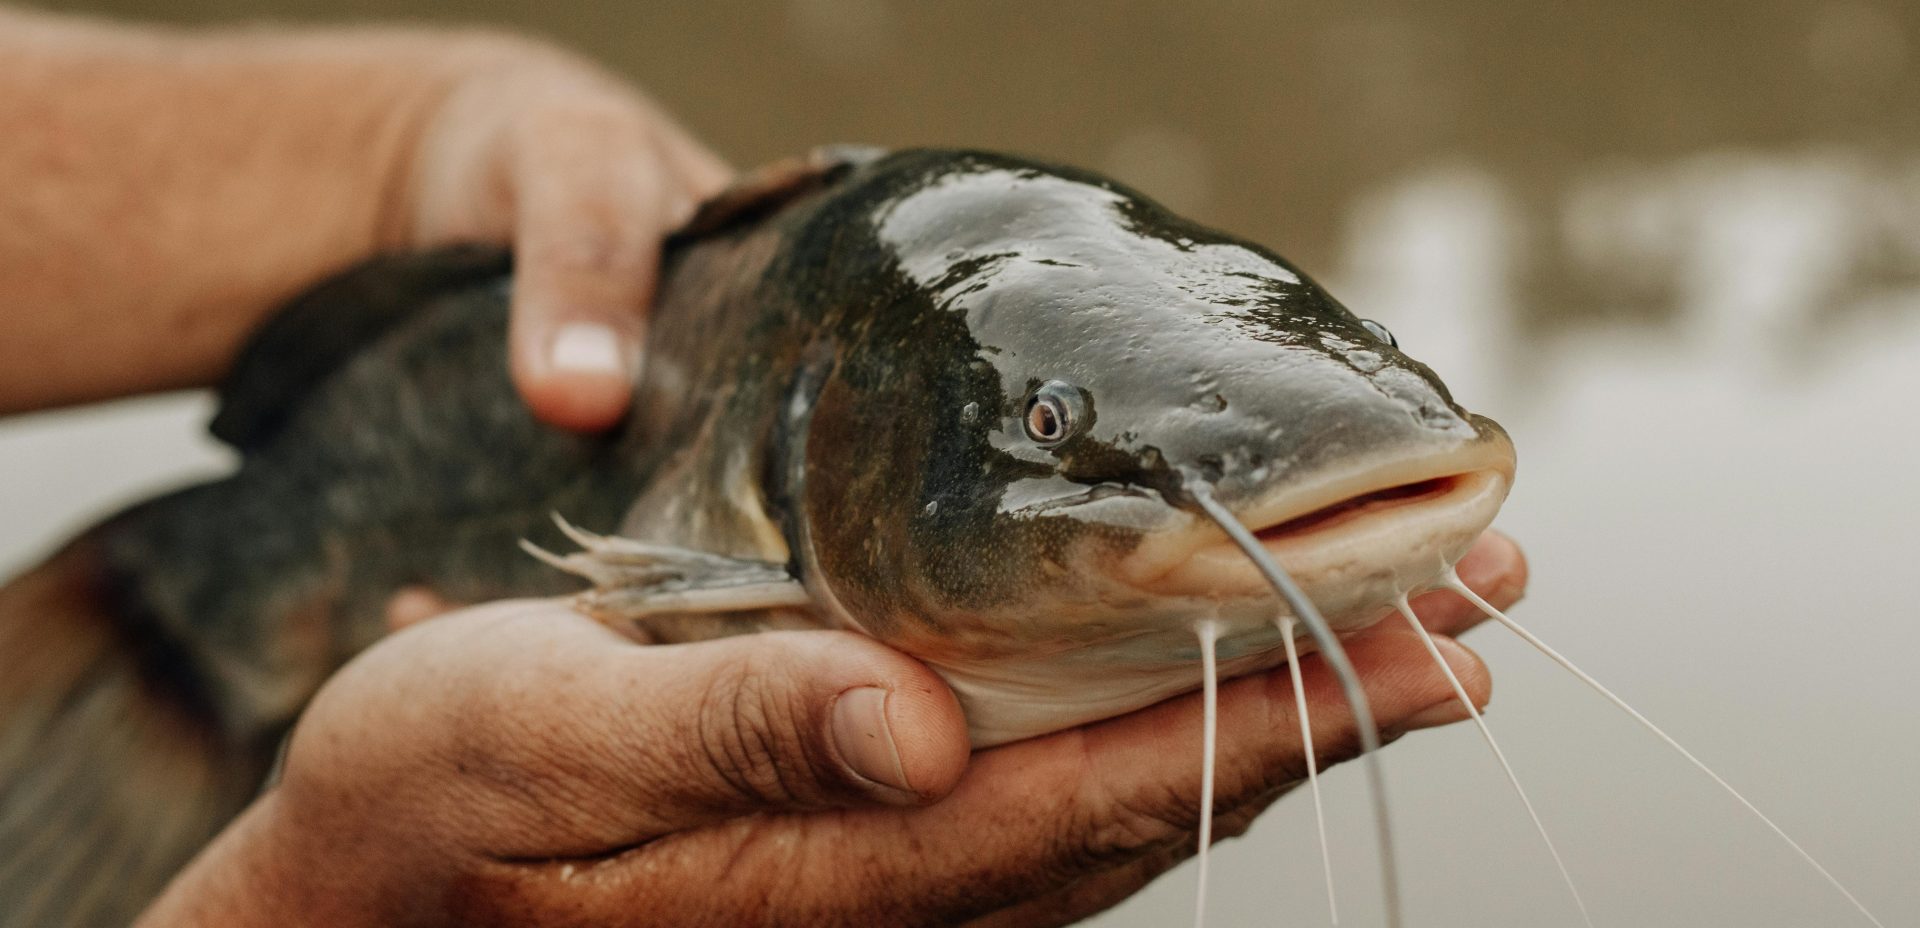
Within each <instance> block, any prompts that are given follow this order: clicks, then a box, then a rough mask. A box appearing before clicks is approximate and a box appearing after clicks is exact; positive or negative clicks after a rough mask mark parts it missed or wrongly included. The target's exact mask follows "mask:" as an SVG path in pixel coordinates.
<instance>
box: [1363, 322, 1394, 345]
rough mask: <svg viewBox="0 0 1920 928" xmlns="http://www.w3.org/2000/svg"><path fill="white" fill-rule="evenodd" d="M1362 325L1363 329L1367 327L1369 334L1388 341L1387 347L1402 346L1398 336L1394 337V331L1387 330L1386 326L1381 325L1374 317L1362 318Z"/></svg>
mask: <svg viewBox="0 0 1920 928" xmlns="http://www.w3.org/2000/svg"><path fill="white" fill-rule="evenodd" d="M1360 327H1361V328H1363V329H1366V330H1367V334H1369V335H1372V336H1373V337H1374V338H1377V339H1379V340H1381V341H1383V342H1386V343H1387V347H1389V348H1398V347H1400V340H1399V339H1397V338H1394V337H1393V333H1392V332H1390V331H1387V327H1386V326H1384V325H1381V324H1380V323H1378V322H1375V321H1373V320H1372V319H1362V320H1360Z"/></svg>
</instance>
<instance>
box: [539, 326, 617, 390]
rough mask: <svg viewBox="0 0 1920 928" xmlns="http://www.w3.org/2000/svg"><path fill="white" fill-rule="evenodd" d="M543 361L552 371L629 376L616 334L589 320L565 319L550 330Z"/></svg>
mask: <svg viewBox="0 0 1920 928" xmlns="http://www.w3.org/2000/svg"><path fill="white" fill-rule="evenodd" d="M547 364H548V365H549V366H551V367H552V369H554V370H556V371H568V372H571V373H578V374H612V375H614V376H616V377H627V376H629V373H628V372H629V369H630V365H629V364H628V363H627V350H626V346H625V345H624V344H623V343H622V342H621V339H620V334H619V333H618V332H615V331H614V330H613V329H611V328H609V327H607V326H604V325H600V324H598V323H593V322H569V323H567V324H566V325H563V326H561V327H560V328H559V329H557V330H555V331H554V333H553V341H552V342H550V343H549V344H548V346H547Z"/></svg>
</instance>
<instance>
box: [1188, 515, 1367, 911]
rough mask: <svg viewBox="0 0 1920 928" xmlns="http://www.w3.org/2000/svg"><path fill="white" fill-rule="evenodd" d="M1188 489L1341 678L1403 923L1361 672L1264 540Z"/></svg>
mask: <svg viewBox="0 0 1920 928" xmlns="http://www.w3.org/2000/svg"><path fill="white" fill-rule="evenodd" d="M1186 490H1187V492H1188V494H1189V495H1191V496H1192V497H1193V499H1194V502H1196V503H1197V504H1198V505H1199V506H1200V508H1201V510H1202V511H1203V512H1205V513H1206V514H1207V517H1208V518H1211V519H1212V520H1213V521H1214V522H1215V523H1216V524H1218V525H1219V526H1220V530H1221V531H1223V532H1226V533H1227V537H1228V538H1231V539H1233V542H1234V544H1237V545H1239V546H1240V550H1241V551H1244V552H1245V553H1246V555H1247V559H1248V560H1250V561H1252V562H1253V565H1254V567H1255V568H1257V569H1258V570H1259V571H1260V575H1261V576H1263V577H1265V578H1266V580H1267V582H1268V583H1270V584H1272V585H1273V589H1274V591H1275V592H1277V593H1279V594H1280V598H1281V599H1284V600H1286V603H1287V608H1288V609H1290V610H1292V612H1293V614H1294V616H1295V617H1296V618H1298V619H1299V620H1300V621H1301V622H1302V623H1304V624H1305V625H1306V626H1307V632H1308V633H1309V634H1311V635H1313V642H1314V644H1315V645H1317V646H1318V647H1319V648H1320V659H1321V660H1324V661H1326V662H1327V667H1328V668H1329V669H1331V670H1332V671H1333V675H1334V678H1335V679H1337V680H1339V681H1340V691H1341V693H1342V694H1344V695H1345V696H1346V699H1347V708H1348V709H1349V710H1350V711H1352V713H1353V724H1354V728H1355V729H1356V733H1357V734H1358V735H1359V737H1360V751H1361V755H1360V762H1361V765H1362V766H1363V767H1364V769H1365V770H1366V772H1367V785H1368V786H1369V788H1370V790H1371V792H1372V793H1373V816H1374V828H1375V830H1376V831H1375V833H1376V835H1377V837H1378V839H1379V843H1380V850H1379V853H1380V883H1381V886H1380V896H1381V901H1382V902H1383V903H1384V904H1385V906H1386V910H1387V912H1386V914H1387V928H1401V925H1402V924H1403V922H1404V919H1403V917H1402V915H1401V911H1400V910H1401V906H1400V868H1399V864H1398V862H1397V860H1396V859H1395V855H1394V851H1393V824H1392V819H1391V818H1390V817H1389V816H1388V815H1387V776H1386V773H1385V771H1383V770H1382V769H1381V766H1380V729H1379V727H1378V726H1376V725H1375V723H1374V721H1373V708H1372V706H1370V705H1369V704H1368V703H1367V692H1366V690H1364V689H1362V688H1361V687H1360V674H1359V672H1358V671H1356V670H1354V669H1353V661H1351V660H1349V659H1348V658H1347V649H1346V648H1344V647H1342V646H1341V644H1340V639H1339V638H1338V637H1336V636H1335V635H1334V633H1333V628H1332V626H1329V625H1328V624H1327V620H1326V617H1324V616H1322V615H1321V614H1320V610H1318V609H1316V608H1314V606H1313V602H1312V601H1311V600H1309V599H1307V594H1305V593H1303V592H1301V590H1300V587H1299V585H1298V584H1296V583H1294V582H1293V578H1292V577H1290V576H1288V575H1287V572H1286V571H1285V570H1283V569H1282V568H1281V567H1280V565H1279V564H1278V563H1275V562H1274V559H1273V558H1272V557H1271V556H1269V555H1268V554H1267V550H1266V549H1265V548H1263V547H1261V546H1260V540H1259V539H1257V538H1255V537H1253V533H1252V532H1249V531H1247V527H1246V526H1244V525H1241V524H1240V521H1239V520H1238V519H1235V518H1234V517H1233V514H1232V513H1230V512H1228V511H1227V509H1226V507H1224V506H1222V505H1220V503H1219V501H1218V500H1215V499H1214V498H1213V490H1212V488H1211V486H1209V485H1208V484H1206V483H1204V482H1201V481H1197V480H1196V481H1189V482H1188V483H1187V486H1186Z"/></svg>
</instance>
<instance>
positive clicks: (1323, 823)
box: [1279, 615, 1340, 925]
mask: <svg viewBox="0 0 1920 928" xmlns="http://www.w3.org/2000/svg"><path fill="white" fill-rule="evenodd" d="M1293 622H1294V619H1293V616H1290V615H1283V616H1281V617H1280V621H1279V625H1280V640H1281V642H1282V643H1284V644H1285V645H1286V647H1287V674H1288V675H1289V676H1291V677H1292V678H1293V705H1294V708H1295V714H1297V715H1299V716H1300V747H1301V749H1302V750H1304V751H1306V755H1307V791H1308V792H1311V793H1312V794H1313V823H1314V825H1316V826H1318V828H1319V830H1320V869H1321V872H1323V873H1325V874H1326V877H1327V921H1328V922H1329V923H1330V924H1334V925H1338V924H1340V905H1339V903H1337V902H1335V901H1334V896H1333V848H1332V847H1331V846H1329V845H1328V844H1327V812H1326V809H1325V808H1324V807H1322V805H1321V804H1320V763H1319V761H1318V760H1316V759H1315V758H1314V754H1313V726H1312V725H1311V724H1309V723H1308V721H1307V688H1306V685H1305V684H1303V683H1302V682H1301V681H1300V648H1299V646H1297V645H1295V644H1294V643H1293Z"/></svg>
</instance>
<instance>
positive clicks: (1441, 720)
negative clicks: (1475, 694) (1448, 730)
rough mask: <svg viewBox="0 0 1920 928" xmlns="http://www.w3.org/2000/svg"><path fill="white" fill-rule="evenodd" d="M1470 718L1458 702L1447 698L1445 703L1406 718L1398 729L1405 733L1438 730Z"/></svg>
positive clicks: (1464, 707)
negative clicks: (1403, 730) (1405, 731)
mask: <svg viewBox="0 0 1920 928" xmlns="http://www.w3.org/2000/svg"><path fill="white" fill-rule="evenodd" d="M1472 717H1473V716H1472V714H1470V713H1468V712H1467V707H1466V706H1465V705H1463V704H1461V702H1460V700H1458V699H1454V698H1451V697H1449V698H1448V699H1447V701H1446V702H1443V703H1438V704H1435V705H1433V706H1430V707H1428V708H1426V709H1423V710H1421V711H1419V712H1416V713H1414V714H1413V715H1410V716H1408V717H1407V720H1406V721H1405V722H1402V723H1400V727H1402V728H1404V729H1406V730H1407V731H1418V730H1420V729H1422V728H1438V727H1440V726H1442V725H1452V724H1453V723H1455V722H1464V721H1466V720H1467V719H1470V718H1472Z"/></svg>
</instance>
